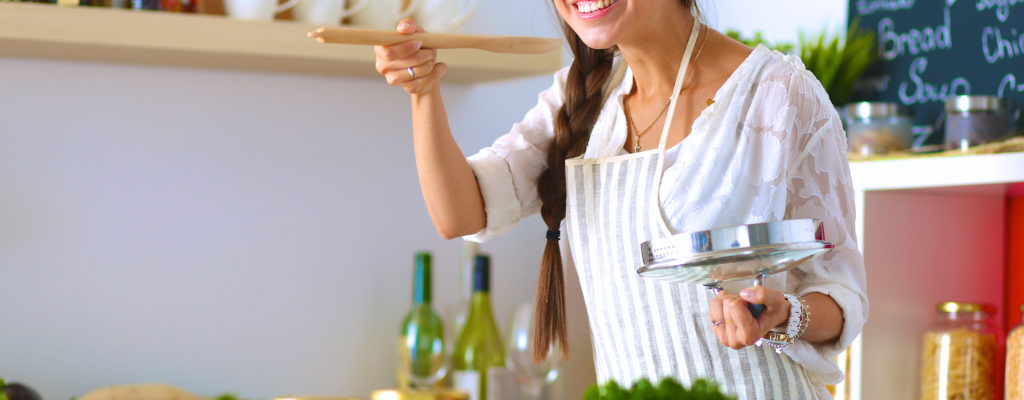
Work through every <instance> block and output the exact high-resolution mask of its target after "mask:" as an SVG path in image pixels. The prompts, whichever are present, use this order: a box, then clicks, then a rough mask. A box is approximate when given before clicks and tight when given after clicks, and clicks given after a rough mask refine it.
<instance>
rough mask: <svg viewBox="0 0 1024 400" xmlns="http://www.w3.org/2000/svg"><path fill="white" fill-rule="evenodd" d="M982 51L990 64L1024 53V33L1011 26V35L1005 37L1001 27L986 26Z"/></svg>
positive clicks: (982, 39)
mask: <svg viewBox="0 0 1024 400" xmlns="http://www.w3.org/2000/svg"><path fill="white" fill-rule="evenodd" d="M1022 1H1024V0H1022ZM981 51H982V52H983V53H984V54H985V61H988V63H989V64H995V63H996V62H997V61H999V60H1003V59H1007V58H1013V57H1018V56H1021V55H1024V35H1021V34H1018V33H1017V29H1014V28H1010V35H1009V36H1006V37H1004V36H1003V33H1002V30H1001V29H999V28H996V27H991V26H986V27H985V29H982V31H981Z"/></svg>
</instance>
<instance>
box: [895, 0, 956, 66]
mask: <svg viewBox="0 0 1024 400" xmlns="http://www.w3.org/2000/svg"><path fill="white" fill-rule="evenodd" d="M951 25H952V24H951V23H950V21H949V8H945V9H944V10H943V19H942V24H941V25H939V26H936V27H935V28H932V27H926V28H924V29H920V30H919V29H911V30H909V31H907V32H906V33H897V32H896V23H895V22H894V21H893V20H892V18H888V17H886V18H882V19H881V20H880V21H878V51H879V53H881V56H882V58H883V59H885V60H892V59H894V58H896V57H899V56H902V55H903V54H904V53H908V52H909V53H910V54H911V55H915V56H916V55H918V54H920V53H927V52H930V51H935V50H938V49H949V48H952V47H953V35H952V33H951V32H952V28H951Z"/></svg>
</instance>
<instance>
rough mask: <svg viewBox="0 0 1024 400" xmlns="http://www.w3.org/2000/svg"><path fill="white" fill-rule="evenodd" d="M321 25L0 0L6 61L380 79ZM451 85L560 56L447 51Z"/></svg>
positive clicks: (537, 69) (542, 70)
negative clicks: (321, 31) (321, 36)
mask: <svg viewBox="0 0 1024 400" xmlns="http://www.w3.org/2000/svg"><path fill="white" fill-rule="evenodd" d="M316 27H317V26H315V25H310V24H303V23H297V22H288V21H275V22H270V21H265V22H264V21H241V20H233V19H229V18H224V17H219V16H210V15H192V14H172V13H160V12H146V11H130V10H112V9H96V8H88V7H57V6H53V5H46V4H26V3H0V57H22V58H40V59H51V60H70V61H93V62H108V63H125V64H143V65H160V66H172V67H196V68H215V69H229V70H243V71H266V72H283V73H299V74H318V75H335V76H351V77H361V78H375V79H380V76H379V75H378V74H377V73H376V71H374V68H373V50H372V48H370V47H368V46H348V45H337V44H321V43H317V42H316V41H315V40H313V39H310V38H308V37H306V33H307V32H310V31H312V30H314V29H316ZM439 57H440V58H441V60H442V61H445V62H446V63H448V64H449V67H450V70H449V73H448V74H447V75H446V80H448V81H451V82H460V83H482V82H488V81H497V80H503V79H511V78H518V77H526V76H535V75H547V74H551V73H553V72H554V71H556V70H558V68H560V67H561V62H562V60H561V54H559V53H549V54H540V55H509V54H494V53H486V52H481V51H476V50H448V51H444V52H442V53H441V54H440V55H439Z"/></svg>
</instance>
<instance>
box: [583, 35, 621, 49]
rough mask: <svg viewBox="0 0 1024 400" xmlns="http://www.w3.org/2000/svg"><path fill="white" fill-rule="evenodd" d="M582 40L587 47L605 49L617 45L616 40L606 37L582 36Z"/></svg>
mask: <svg viewBox="0 0 1024 400" xmlns="http://www.w3.org/2000/svg"><path fill="white" fill-rule="evenodd" d="M580 40H582V41H583V44H586V45H587V47H590V48H592V49H597V50H604V49H608V48H611V47H613V46H615V41H613V40H607V39H605V38H592V37H580Z"/></svg>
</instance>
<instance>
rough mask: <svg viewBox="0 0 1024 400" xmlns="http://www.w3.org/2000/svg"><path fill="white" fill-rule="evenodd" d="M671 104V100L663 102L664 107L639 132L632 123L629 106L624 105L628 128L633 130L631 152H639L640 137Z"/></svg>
mask: <svg viewBox="0 0 1024 400" xmlns="http://www.w3.org/2000/svg"><path fill="white" fill-rule="evenodd" d="M671 102H672V99H669V100H668V101H667V102H665V106H664V107H662V108H661V111H660V112H658V115H657V116H655V117H654V120H652V121H651V123H649V124H647V127H646V128H644V129H643V130H641V131H638V130H637V129H636V123H634V122H633V116H632V115H630V113H629V105H628V103H624V104H625V105H626V110H625V111H626V120H627V121H629V126H630V127H631V128H633V152H634V153H636V152H639V151H640V136H641V135H643V134H644V133H647V131H648V130H649V129H651V127H652V126H654V123H655V122H658V120H659V119H661V116H662V114H665V110H668V105H669V103H671Z"/></svg>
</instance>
